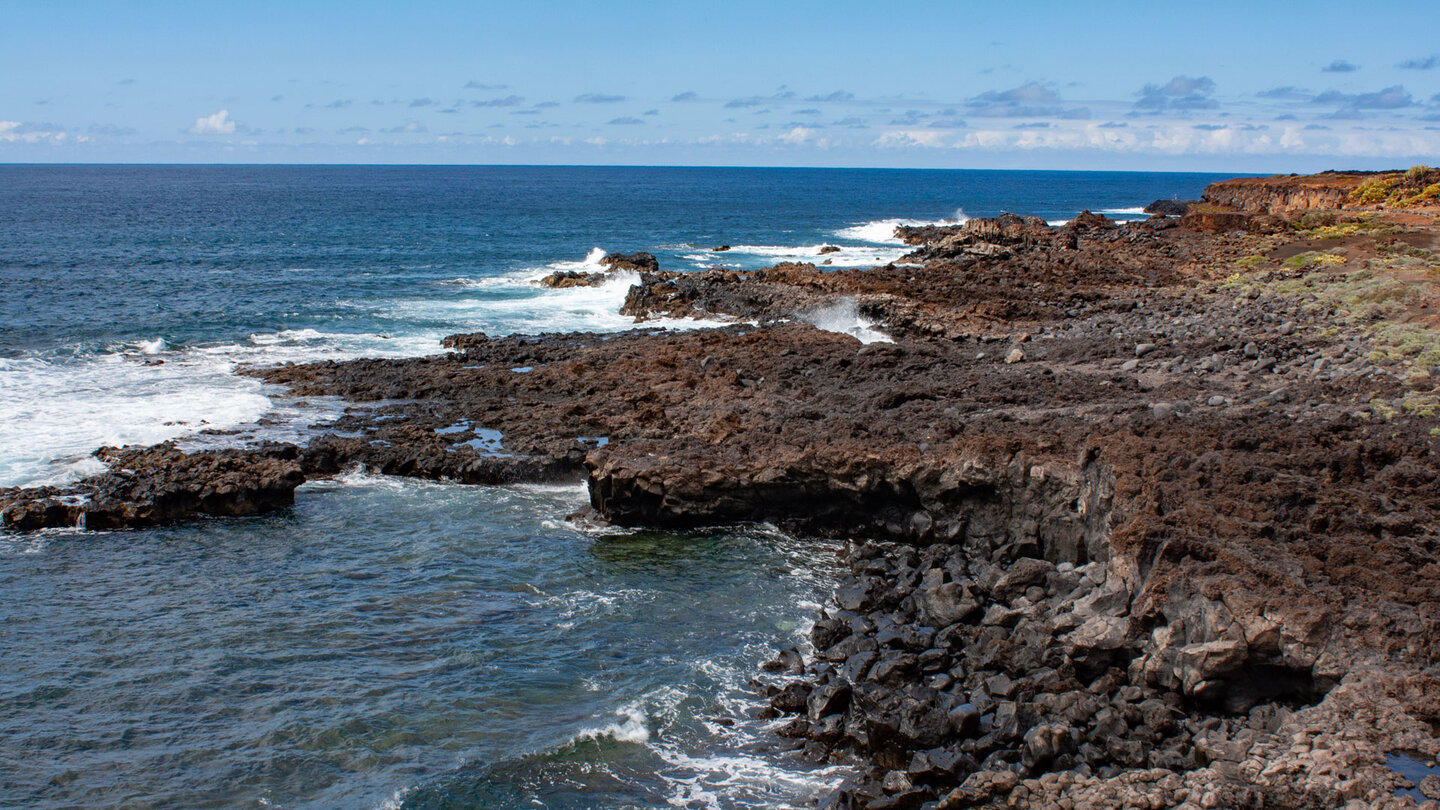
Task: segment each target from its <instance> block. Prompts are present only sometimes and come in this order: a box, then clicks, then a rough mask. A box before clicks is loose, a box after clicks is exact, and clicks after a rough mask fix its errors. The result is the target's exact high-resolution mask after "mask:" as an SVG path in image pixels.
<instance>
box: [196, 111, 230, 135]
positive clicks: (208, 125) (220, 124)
mask: <svg viewBox="0 0 1440 810" xmlns="http://www.w3.org/2000/svg"><path fill="white" fill-rule="evenodd" d="M190 132H191V134H193V135H233V134H235V122H234V121H231V120H230V111H229V110H221V111H220V112H217V113H215V114H214V115H202V116H200V117H199V118H196V119H195V125H194V126H192V127H190Z"/></svg>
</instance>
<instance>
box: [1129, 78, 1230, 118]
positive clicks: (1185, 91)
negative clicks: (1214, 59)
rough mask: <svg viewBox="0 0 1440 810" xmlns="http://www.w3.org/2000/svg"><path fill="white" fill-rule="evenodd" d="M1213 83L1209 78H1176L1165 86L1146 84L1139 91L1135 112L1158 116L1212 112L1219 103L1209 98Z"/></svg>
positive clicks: (1213, 86)
mask: <svg viewBox="0 0 1440 810" xmlns="http://www.w3.org/2000/svg"><path fill="white" fill-rule="evenodd" d="M1214 92H1215V81H1214V80H1213V79H1211V78H1210V77H1209V76H1176V77H1175V78H1173V79H1171V80H1170V81H1168V82H1166V83H1165V84H1147V85H1145V86H1144V87H1143V88H1141V89H1140V100H1139V101H1137V102H1135V109H1136V110H1137V111H1141V112H1145V113H1150V114H1158V113H1164V112H1183V111H1188V110H1213V109H1215V108H1217V107H1219V106H1220V103H1219V102H1217V101H1216V100H1215V99H1213V98H1211V97H1210V94H1212V93H1214Z"/></svg>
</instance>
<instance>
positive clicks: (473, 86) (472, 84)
mask: <svg viewBox="0 0 1440 810" xmlns="http://www.w3.org/2000/svg"><path fill="white" fill-rule="evenodd" d="M465 89H466V90H509V89H510V85H508V84H483V83H481V82H477V81H475V80H474V79H471V80H470V81H468V82H466V83H465Z"/></svg>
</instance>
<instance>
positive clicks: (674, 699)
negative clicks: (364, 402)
mask: <svg viewBox="0 0 1440 810" xmlns="http://www.w3.org/2000/svg"><path fill="white" fill-rule="evenodd" d="M1212 179H1215V178H1213V177H1207V176H1202V175H1174V174H1097V173H1065V172H954V171H935V172H928V171H882V170H854V171H847V170H808V169H793V170H792V169H764V170H760V169H755V170H752V169H643V168H603V167H602V168H566V167H551V168H540V167H143V166H120V167H66V166H0V486H8V485H16V484H35V483H41V482H64V481H67V480H73V479H74V478H75V477H77V476H80V475H84V474H87V473H89V472H93V471H95V470H96V468H97V466H98V464H97V462H95V461H94V460H93V459H92V458H90V457H89V453H90V452H91V451H92V450H94V449H95V448H96V447H98V446H100V445H102V444H122V443H153V442H158V441H163V440H166V439H172V438H176V439H180V440H182V441H185V442H187V443H189V444H191V445H199V444H202V443H205V442H212V443H213V442H225V441H249V440H254V439H263V438H279V439H289V440H303V438H304V437H305V436H306V435H307V433H308V431H309V430H310V426H311V425H313V424H315V423H317V422H323V421H324V420H325V419H326V418H328V417H329V416H330V415H333V414H335V413H337V412H338V411H339V409H340V408H342V407H343V406H344V403H340V402H335V401H327V400H319V399H316V400H310V401H308V402H306V403H297V402H293V401H288V400H285V399H277V398H275V397H274V395H275V394H277V393H278V392H277V391H275V390H272V389H268V388H266V387H265V386H263V385H262V384H260V383H259V382H258V381H256V380H254V379H252V378H249V377H240V376H237V375H236V374H235V373H234V372H235V369H236V367H237V366H238V365H240V364H245V363H274V362H283V361H286V360H296V361H304V360H313V359H322V358H346V357H356V356H364V355H384V356H415V355H422V354H426V353H431V352H436V351H439V349H440V345H439V341H440V339H441V338H442V337H443V336H445V335H447V334H451V333H455V332H463V331H487V332H490V333H492V334H508V333H515V332H536V331H559V330H588V331H607V330H617V329H623V328H627V327H628V326H630V321H629V319H626V318H623V317H621V316H619V314H618V312H617V310H618V308H619V305H620V303H621V301H622V300H623V298H624V295H625V292H626V289H627V288H628V285H629V284H630V283H631V282H632V281H633V280H634V278H633V277H632V276H626V275H621V276H620V277H618V278H617V279H616V280H615V281H613V282H611V283H609V284H606V285H605V286H602V287H599V288H578V289H573V290H559V291H556V290H546V289H543V288H540V287H538V286H537V285H535V284H533V283H532V282H533V280H534V279H535V278H538V277H540V276H543V275H545V274H547V273H550V272H553V271H555V270H564V269H577V270H591V269H598V259H599V258H600V256H602V255H603V253H604V251H606V250H610V251H623V252H631V251H635V250H648V251H650V252H653V253H655V254H656V255H657V256H658V257H659V258H660V261H661V264H662V266H664V267H668V268H672V269H700V268H703V267H708V266H714V265H722V266H729V267H742V268H743V267H759V266H763V265H766V264H771V263H774V262H776V261H782V260H816V261H818V260H821V257H820V256H819V255H818V250H819V247H820V246H822V245H837V246H840V247H842V250H841V251H840V252H839V253H827V254H825V256H824V258H825V259H830V260H831V261H832V262H833V265H832V266H835V267H843V266H862V265H868V264H873V263H877V262H884V261H891V260H894V259H897V258H899V257H900V256H901V255H903V254H904V253H905V252H906V250H907V248H905V247H904V246H903V245H900V244H898V242H896V241H895V240H894V239H892V238H891V235H890V234H891V232H892V231H893V228H894V225H895V224H897V223H899V222H914V223H921V222H937V221H957V220H959V219H961V218H963V217H964V216H967V215H974V216H987V215H994V214H997V213H1000V212H1001V211H1006V210H1008V211H1015V212H1018V213H1023V214H1033V215H1038V216H1042V217H1044V218H1046V219H1049V220H1056V221H1058V220H1062V219H1067V218H1069V217H1071V216H1073V215H1074V214H1075V213H1076V212H1077V211H1078V210H1080V209H1081V208H1082V207H1088V208H1091V209H1096V210H1104V211H1108V212H1110V213H1112V214H1113V215H1115V216H1117V217H1120V218H1138V217H1140V216H1142V215H1141V214H1140V213H1139V208H1140V207H1141V206H1144V205H1145V204H1147V203H1148V202H1150V201H1152V200H1154V199H1157V198H1169V197H1181V198H1190V197H1195V196H1197V195H1198V194H1199V193H1200V190H1201V189H1202V188H1203V187H1204V185H1205V183H1207V182H1209V181H1210V180H1212ZM718 245H730V246H731V250H729V251H726V252H724V253H715V252H713V251H711V248H712V247H715V246H718ZM857 317H858V316H857ZM663 325H665V326H667V327H669V328H695V327H698V326H704V325H705V324H702V323H697V322H688V321H687V322H670V323H666V324H663ZM840 326H845V325H844V324H841V325H840ZM850 326H852V327H855V326H864V325H863V324H851V325H850ZM214 428H218V429H224V430H238V431H240V433H238V434H236V435H235V436H231V437H228V438H222V439H212V438H206V437H205V435H204V434H203V431H205V430H207V429H214ZM585 501H586V495H585V492H584V490H583V487H582V486H581V485H579V484H576V485H574V486H571V487H561V488H528V489H527V488H484V487H460V486H454V485H445V484H433V483H420V482H409V481H396V480H390V479H384V478H374V477H368V476H361V475H350V476H346V477H344V478H342V479H340V480H337V481H327V482H317V483H312V484H309V485H307V486H306V487H304V488H303V489H302V490H301V491H300V493H299V494H298V496H297V502H296V505H295V508H294V509H292V510H289V511H287V512H285V513H282V514H278V515H272V516H268V517H263V518H256V519H246V520H215V521H204V522H199V523H195V524H191V525H186V526H180V527H172V528H165V529H156V530H147V531H135V532H114V533H95V534H81V533H76V532H47V533H40V534H34V535H14V534H3V533H0V596H3V599H0V662H3V663H0V806H12V805H13V806H24V807H46V808H60V807H75V806H87V807H89V806H126V807H291V808H298V807H313V808H330V807H382V806H386V807H397V806H398V807H424V808H440V807H453V808H465V807H486V808H532V807H555V808H561V807H575V808H579V807H675V806H679V807H724V808H731V807H780V806H792V805H804V804H805V803H807V802H808V801H810V800H811V799H813V798H814V797H815V796H816V795H817V794H818V793H821V792H823V790H824V789H825V787H826V786H827V785H830V784H833V783H834V782H835V781H836V780H838V779H839V778H840V777H841V776H842V774H841V773H839V772H831V771H819V772H817V771H814V770H813V769H811V768H809V767H807V766H805V765H804V764H803V763H799V762H795V761H793V760H791V759H789V758H787V757H786V756H784V755H783V754H782V753H781V752H779V751H776V750H774V749H773V747H771V746H773V744H774V742H775V740H774V738H773V737H771V736H769V735H767V734H766V733H765V732H764V728H763V724H760V723H758V722H756V721H754V720H752V719H750V715H749V714H748V712H749V711H750V710H753V709H754V708H756V706H757V705H758V703H757V701H756V699H755V697H754V691H755V690H754V689H753V687H752V686H751V685H750V684H749V681H750V680H751V679H752V678H753V677H755V675H756V673H757V666H758V665H759V663H760V662H762V661H763V660H765V659H766V658H768V657H769V656H771V655H773V654H774V652H775V651H776V650H777V649H779V648H781V647H784V646H790V645H795V644H799V643H801V641H802V640H803V637H804V629H805V623H806V621H807V620H808V618H809V617H810V616H811V615H813V613H814V610H815V608H816V607H817V605H818V604H819V602H820V601H821V600H822V599H823V598H824V597H825V595H826V594H828V592H829V590H830V568H829V565H830V561H831V560H832V559H833V549H832V548H831V547H829V546H827V545H825V544H820V543H813V542H808V541H802V540H798V539H795V538H791V537H786V536H784V535H781V534H778V533H775V532H773V531H768V530H766V529H764V528H763V527H739V528H731V529H727V530H717V531H714V532H709V533H699V534H689V535H670V534H644V533H640V534H635V533H614V532H606V531H601V530H591V529H586V528H583V527H580V526H576V525H574V524H572V523H571V522H569V521H567V519H566V516H567V515H569V514H571V513H572V512H573V511H574V510H575V509H577V508H578V507H580V506H581V505H583V504H584V503H585Z"/></svg>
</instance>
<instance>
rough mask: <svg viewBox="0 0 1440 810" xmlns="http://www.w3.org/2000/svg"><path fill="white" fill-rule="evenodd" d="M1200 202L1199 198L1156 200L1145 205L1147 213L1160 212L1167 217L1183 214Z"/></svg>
mask: <svg viewBox="0 0 1440 810" xmlns="http://www.w3.org/2000/svg"><path fill="white" fill-rule="evenodd" d="M1198 202H1200V201H1199V200H1156V201H1155V202H1152V203H1150V204H1149V205H1147V206H1145V213H1147V214H1160V215H1162V216H1167V217H1178V216H1183V215H1184V214H1185V212H1186V211H1189V210H1190V206H1192V205H1195V204H1196V203H1198Z"/></svg>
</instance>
